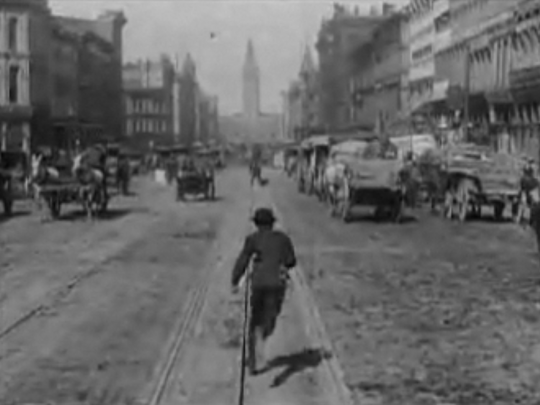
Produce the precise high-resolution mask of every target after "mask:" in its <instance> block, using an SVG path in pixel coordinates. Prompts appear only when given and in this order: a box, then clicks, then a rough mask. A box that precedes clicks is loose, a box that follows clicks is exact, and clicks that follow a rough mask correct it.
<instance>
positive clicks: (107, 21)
mask: <svg viewBox="0 0 540 405" xmlns="http://www.w3.org/2000/svg"><path fill="white" fill-rule="evenodd" d="M55 21H56V23H57V24H58V25H59V26H60V27H62V29H63V30H64V31H66V32H69V33H72V34H73V35H76V36H77V37H78V38H79V53H78V66H79V67H78V79H79V102H78V107H79V117H78V118H79V121H80V122H81V123H83V124H85V126H86V127H88V128H90V129H91V130H92V133H87V132H85V135H84V136H83V137H85V138H86V137H89V136H91V135H92V137H94V135H95V136H98V137H106V138H109V139H119V138H120V137H121V136H122V134H123V126H124V115H123V113H124V108H123V97H122V65H123V63H122V53H123V40H122V35H123V28H124V26H125V24H126V22H127V20H126V19H125V16H124V14H123V13H122V12H119V11H106V12H104V13H102V14H101V15H99V16H98V17H97V18H96V19H93V20H89V19H79V18H71V17H55Z"/></svg>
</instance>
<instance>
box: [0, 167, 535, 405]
mask: <svg viewBox="0 0 540 405" xmlns="http://www.w3.org/2000/svg"><path fill="white" fill-rule="evenodd" d="M265 175H267V176H269V180H270V183H269V185H268V186H267V187H264V188H259V187H255V188H254V189H251V188H250V187H249V181H248V177H247V170H245V169H244V170H239V169H229V170H227V171H225V172H223V173H222V174H220V177H219V178H218V188H217V191H218V196H219V198H218V200H217V201H215V202H200V203H195V202H194V203H182V204H179V203H177V202H175V201H174V196H173V192H172V190H171V189H169V188H165V187H162V186H159V185H157V184H155V183H153V182H151V181H149V180H144V179H143V180H140V181H139V184H138V185H137V187H136V188H137V192H138V196H137V197H133V198H124V199H120V200H118V201H116V202H115V204H113V207H116V211H115V212H116V213H117V215H114V214H111V215H110V218H108V219H103V220H101V221H99V222H96V223H87V222H84V221H83V220H81V219H77V218H75V219H67V220H65V221H59V222H56V223H48V224H42V223H40V222H39V221H40V220H39V218H36V217H35V216H22V217H19V218H16V219H14V220H12V221H8V222H5V223H3V224H1V225H0V229H1V232H2V233H1V234H0V243H1V247H2V253H3V254H2V258H1V260H2V261H1V266H2V267H1V274H0V277H1V283H0V297H1V298H0V300H1V301H0V302H1V304H2V312H1V318H0V327H1V329H0V336H1V337H0V369H1V378H0V403H2V404H7V405H22V404H25V403H47V401H49V402H52V403H55V404H61V405H62V404H64V405H67V404H70V405H71V404H75V405H83V404H84V405H89V404H91V405H94V404H95V405H97V404H99V405H113V404H114V405H118V404H122V405H128V404H141V405H142V404H144V405H146V404H148V403H149V402H148V400H149V398H151V397H152V393H154V392H155V389H156V387H157V386H159V384H156V382H158V381H160V377H161V376H162V375H163V370H164V369H163V368H162V366H163V364H165V363H166V360H167V359H168V357H167V356H168V355H169V354H170V352H169V347H170V346H169V343H170V341H171V338H172V337H174V336H175V335H174V334H173V331H174V330H175V328H176V327H177V326H176V325H177V324H178V321H179V320H180V319H181V318H182V316H181V314H184V311H186V308H188V309H189V308H191V304H189V303H190V302H192V299H191V298H190V297H192V296H193V295H192V292H193V291H194V290H197V291H198V289H195V287H194V286H195V285H199V282H200V280H203V279H206V278H207V277H208V280H209V283H208V284H207V289H206V288H205V289H204V290H201V291H204V294H205V295H202V296H201V297H202V299H201V300H200V302H201V305H200V306H199V307H197V308H199V309H200V311H199V309H197V310H195V309H194V310H193V311H194V312H192V314H196V316H195V317H194V318H193V325H192V326H193V327H192V328H190V329H189V331H188V332H187V335H186V338H185V340H182V343H183V344H182V346H181V347H182V349H181V350H179V351H178V353H179V354H178V357H177V358H176V361H175V362H173V363H171V365H172V366H171V369H170V373H168V374H167V375H168V379H167V380H166V384H165V385H163V395H162V396H160V401H159V402H158V404H160V405H169V404H170V405H172V404H175V405H176V404H186V405H188V404H189V405H192V404H197V405H199V404H200V405H217V404H228V403H235V401H236V398H237V395H238V392H239V389H238V388H239V386H238V381H239V372H240V358H239V355H240V347H241V340H242V339H241V330H242V311H243V296H242V294H240V295H237V296H233V295H232V294H231V292H230V271H231V268H232V265H233V262H234V260H235V257H236V255H237V253H238V251H239V249H240V247H241V245H242V242H243V238H244V236H245V235H246V234H247V233H248V232H250V231H251V230H252V229H253V227H252V225H251V223H250V221H249V213H250V211H251V210H252V209H253V208H254V207H256V206H263V205H264V206H275V208H276V210H277V214H278V218H279V223H278V226H280V227H284V228H285V229H286V230H287V231H289V232H290V234H291V235H292V237H293V239H294V241H295V244H296V247H297V251H298V256H299V259H300V266H299V269H297V270H295V271H296V273H295V276H294V277H293V281H292V282H291V284H290V288H289V291H288V296H287V299H286V303H285V305H284V310H283V314H282V316H281V318H280V320H279V322H278V327H277V331H276V333H275V334H274V335H273V336H272V337H271V339H270V340H269V342H268V345H267V353H266V354H267V359H268V360H269V364H268V365H269V367H268V369H267V370H266V372H265V373H263V374H262V375H259V376H256V377H248V378H247V384H246V403H250V404H261V405H266V404H276V403H280V404H295V405H296V404H302V405H303V404H306V405H311V404H314V405H317V404H329V403H332V404H343V405H344V404H346V403H347V402H346V401H345V400H344V399H346V395H347V391H348V392H352V394H353V396H354V403H361V404H372V405H375V404H381V405H383V404H384V405H392V404H396V405H397V404H403V403H414V404H430V405H431V404H433V405H441V404H472V403H474V404H486V405H487V404H495V405H502V404H505V405H506V404H508V403H518V402H519V401H521V402H520V403H527V404H531V403H535V401H538V400H540V390H539V389H538V388H537V387H538V386H540V385H539V382H540V381H539V376H540V375H539V374H540V373H539V372H538V370H539V367H538V362H540V355H539V352H540V347H539V346H538V341H539V333H538V324H539V322H540V318H539V316H538V311H539V310H540V293H539V292H538V284H539V283H538V281H539V276H538V267H539V266H538V260H537V257H536V255H535V245H534V241H533V239H532V237H531V235H530V234H528V233H527V232H526V231H524V230H521V229H518V228H516V227H515V226H514V225H512V224H509V223H494V222H486V221H485V222H471V223H467V224H458V223H450V222H448V221H445V220H442V219H441V218H437V217H434V216H431V215H429V214H427V213H423V212H421V211H420V212H416V213H415V215H416V220H411V221H408V222H407V223H404V224H401V225H394V224H388V223H376V222H373V221H372V220H371V219H370V216H369V215H364V214H367V212H363V211H359V212H358V214H359V215H358V220H357V221H355V222H353V223H350V224H343V223H342V222H340V221H338V220H336V219H332V218H330V217H329V214H328V210H327V209H326V208H325V207H323V206H322V205H321V204H320V203H319V202H317V201H316V199H315V198H312V197H307V196H305V195H301V194H298V193H297V191H296V187H295V185H294V183H293V182H292V181H291V180H289V179H286V178H284V177H283V176H281V175H278V174H277V173H276V172H271V171H267V172H265ZM302 274H305V276H306V278H305V279H306V280H307V284H309V286H310V287H311V291H312V292H313V294H312V295H310V294H309V290H308V289H306V288H305V286H304V284H303V282H302V280H303V278H302V277H301V275H302ZM201 294H202V293H201ZM309 300H314V302H315V304H313V303H312V302H311V301H309ZM193 308H196V307H195V306H194V307H193ZM317 308H319V311H317ZM319 315H320V319H322V322H318V320H319V321H320V319H319ZM322 323H324V325H325V326H326V331H328V332H327V333H328V335H329V337H330V338H331V341H332V344H329V343H328V341H327V340H326V336H325V332H326V331H325V330H323V328H322V327H321V324H322ZM341 367H342V369H343V370H344V376H341V375H340V369H341ZM340 377H344V379H345V382H346V386H347V387H346V388H347V389H344V385H342V384H340V382H339V381H338V380H339V378H340Z"/></svg>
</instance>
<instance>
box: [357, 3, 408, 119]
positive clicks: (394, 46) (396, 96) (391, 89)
mask: <svg viewBox="0 0 540 405" xmlns="http://www.w3.org/2000/svg"><path fill="white" fill-rule="evenodd" d="M404 23H405V19H404V15H403V14H402V13H399V12H394V11H393V10H387V12H386V14H383V18H382V19H381V21H380V22H379V24H378V25H377V27H376V28H375V29H374V30H373V32H372V35H371V38H370V39H369V40H368V41H367V42H366V43H365V44H363V45H362V46H360V47H359V48H358V49H357V50H356V52H355V54H354V57H355V62H356V64H355V66H356V71H355V75H354V76H353V79H352V83H351V87H352V91H353V92H354V94H355V96H356V97H355V98H356V106H355V108H354V110H353V119H354V121H355V122H358V123H362V124H365V125H367V126H375V125H378V126H379V128H380V129H382V128H381V126H383V125H384V124H385V123H389V122H392V121H395V120H396V119H397V118H398V116H399V114H400V111H401V110H402V108H403V105H402V101H403V100H402V99H403V94H402V93H403V85H402V80H403V77H404V76H403V73H404V71H405V70H406V68H407V67H406V66H404V65H403V59H404V58H403V48H404V46H405V44H404V43H403V38H402V34H403V24H404Z"/></svg>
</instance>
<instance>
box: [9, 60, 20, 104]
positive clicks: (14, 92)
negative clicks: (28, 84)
mask: <svg viewBox="0 0 540 405" xmlns="http://www.w3.org/2000/svg"><path fill="white" fill-rule="evenodd" d="M8 100H9V102H10V103H13V104H15V103H17V102H18V101H19V67H18V66H11V67H10V68H9V89H8Z"/></svg>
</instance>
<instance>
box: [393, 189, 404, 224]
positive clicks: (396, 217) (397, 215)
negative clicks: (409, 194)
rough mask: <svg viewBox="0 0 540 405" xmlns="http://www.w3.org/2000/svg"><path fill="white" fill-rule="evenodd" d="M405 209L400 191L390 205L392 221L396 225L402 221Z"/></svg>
mask: <svg viewBox="0 0 540 405" xmlns="http://www.w3.org/2000/svg"><path fill="white" fill-rule="evenodd" d="M404 208H405V198H404V194H403V192H402V191H398V193H396V198H395V199H394V201H393V205H392V221H393V222H394V223H396V224H398V223H400V222H401V220H402V219H403V211H404Z"/></svg>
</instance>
